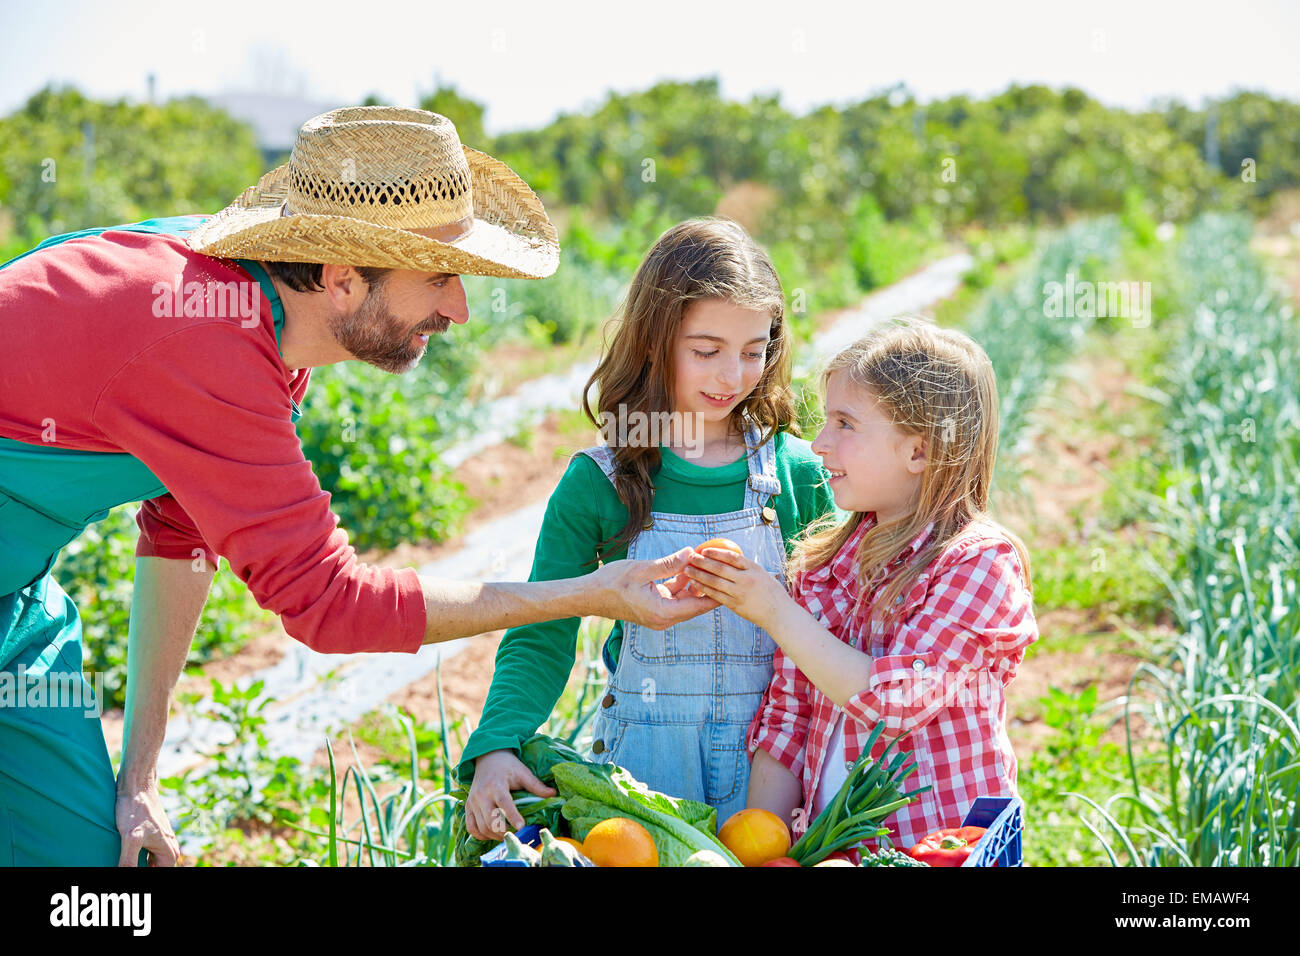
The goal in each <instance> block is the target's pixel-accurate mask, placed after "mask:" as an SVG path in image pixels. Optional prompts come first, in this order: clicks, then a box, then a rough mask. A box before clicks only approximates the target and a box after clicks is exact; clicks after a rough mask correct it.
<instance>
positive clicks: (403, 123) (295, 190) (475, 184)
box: [188, 106, 560, 279]
mask: <svg viewBox="0 0 1300 956" xmlns="http://www.w3.org/2000/svg"><path fill="white" fill-rule="evenodd" d="M188 238H189V243H190V247H191V248H192V249H193V250H194V251H195V252H201V253H204V254H205V255H210V256H221V257H225V258H230V259H260V260H263V261H270V262H319V263H334V264H338V265H349V266H374V267H381V268H389V269H416V270H419V271H421V272H451V273H456V274H463V275H482V276H503V277H506V278H519V279H544V278H546V277H547V276H549V275H552V274H553V273H554V272H555V269H556V267H557V266H558V265H559V261H560V244H559V239H558V237H557V235H556V232H555V227H554V226H553V225H552V224H551V221H550V220H549V219H547V218H546V210H545V209H544V208H542V204H541V201H540V200H538V198H537V196H536V195H534V193H533V191H532V190H531V189H529V188H528V184H527V183H525V182H524V181H523V180H522V179H520V178H519V177H518V176H517V175H515V173H514V172H513V171H512V170H511V169H510V167H509V166H507V165H506V164H505V163H503V162H500V161H499V160H496V159H493V158H492V157H491V156H488V155H487V154H486V153H480V152H479V151H478V150H476V149H470V148H469V147H467V146H462V145H461V142H460V137H459V136H458V135H457V134H456V127H455V126H454V125H452V122H451V120H449V119H447V118H446V117H445V116H439V115H438V114H437V113H430V112H428V111H426V110H413V109H397V108H393V107H388V106H358V107H352V108H348V109H339V110H332V111H331V112H329V113H323V114H321V115H320V116H317V117H316V118H315V119H312V120H309V121H308V122H307V123H306V124H305V125H304V126H303V127H302V129H301V130H299V132H298V140H297V142H295V143H294V146H293V154H292V156H291V157H290V158H289V162H288V163H287V164H286V165H284V166H281V167H279V168H278V169H273V170H272V171H271V172H269V173H267V174H266V175H265V176H263V177H262V178H261V180H259V181H258V183H257V185H256V186H253V187H251V188H249V189H246V190H245V191H244V193H243V195H241V196H240V197H239V198H238V199H236V200H235V201H234V202H233V203H231V204H230V205H229V206H227V207H226V208H225V209H223V210H221V212H219V213H217V214H216V215H215V216H213V217H212V218H211V219H209V220H207V221H206V222H204V223H203V224H202V225H201V226H199V227H198V228H197V229H195V230H194V231H193V232H191V233H190V234H189V237H188Z"/></svg>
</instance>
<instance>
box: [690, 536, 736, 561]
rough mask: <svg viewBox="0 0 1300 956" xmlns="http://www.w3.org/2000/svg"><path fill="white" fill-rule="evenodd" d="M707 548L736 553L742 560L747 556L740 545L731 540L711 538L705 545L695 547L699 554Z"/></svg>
mask: <svg viewBox="0 0 1300 956" xmlns="http://www.w3.org/2000/svg"><path fill="white" fill-rule="evenodd" d="M705 548H722V549H723V550H724V551H734V552H735V553H736V554H738V555H740V556H741V557H742V558H743V557H744V556H745V552H744V551H741V550H740V545H738V544H736V542H734V541H732V540H731V539H730V538H710V539H709V540H708V541H705V542H704V543H703V544H697V545H696V546H695V550H696V551H697V552H700V551H703V550H704V549H705Z"/></svg>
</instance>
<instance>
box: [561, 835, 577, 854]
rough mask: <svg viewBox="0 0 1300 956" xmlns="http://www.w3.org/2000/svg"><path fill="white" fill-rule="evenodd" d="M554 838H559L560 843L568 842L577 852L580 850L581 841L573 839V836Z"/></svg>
mask: <svg viewBox="0 0 1300 956" xmlns="http://www.w3.org/2000/svg"><path fill="white" fill-rule="evenodd" d="M555 839H557V840H559V841H560V842H561V843H567V844H569V846H571V847H573V848H574V849H575V850H577V851H578V852H579V853H581V852H582V841H581V840H575V839H574V838H573V837H556V838H555Z"/></svg>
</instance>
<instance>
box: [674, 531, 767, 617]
mask: <svg viewBox="0 0 1300 956" xmlns="http://www.w3.org/2000/svg"><path fill="white" fill-rule="evenodd" d="M683 573H685V574H686V575H687V576H688V577H689V578H690V579H691V581H692V582H694V583H693V584H692V588H693V589H694V590H695V591H696V592H697V593H699V594H702V595H703V596H704V597H706V598H712V599H713V600H715V601H717V602H718V603H719V604H722V605H725V606H726V607H729V608H731V610H733V611H735V612H736V613H737V614H739V615H740V616H741V617H743V618H744V619H745V620H747V621H753V622H754V623H755V624H757V625H758V626H759V627H761V628H764V629H766V630H769V631H770V630H772V628H770V627H769V626H768V625H769V624H771V623H772V622H774V621H775V619H776V616H777V612H778V610H779V609H780V607H781V605H782V604H783V603H785V602H789V601H790V600H791V599H790V595H789V594H787V593H786V590H785V585H783V584H782V583H781V582H780V581H778V580H777V579H776V578H775V577H773V576H772V574H771V573H770V572H768V571H767V570H766V569H764V568H763V567H762V566H761V565H759V564H756V563H754V562H753V561H751V560H749V559H748V558H746V557H745V556H744V555H740V554H736V553H735V552H734V551H728V550H727V549H726V548H705V549H704V550H703V551H702V552H701V551H697V552H695V554H694V555H692V556H691V563H690V564H688V565H687V566H686V569H685V571H684V572H683Z"/></svg>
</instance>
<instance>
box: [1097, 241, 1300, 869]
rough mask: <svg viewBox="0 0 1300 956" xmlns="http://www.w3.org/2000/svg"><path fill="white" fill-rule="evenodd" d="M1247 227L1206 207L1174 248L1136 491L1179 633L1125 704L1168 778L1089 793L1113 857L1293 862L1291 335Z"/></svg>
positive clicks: (1299, 847) (1295, 396)
mask: <svg viewBox="0 0 1300 956" xmlns="http://www.w3.org/2000/svg"><path fill="white" fill-rule="evenodd" d="M1250 233H1251V226H1250V223H1249V222H1247V221H1245V220H1242V219H1238V218H1231V217H1224V216H1207V217H1204V218H1203V219H1201V220H1199V221H1197V222H1196V223H1194V224H1193V225H1192V226H1191V227H1190V228H1189V229H1188V231H1187V235H1186V238H1185V240H1184V242H1183V244H1182V246H1181V249H1180V254H1179V262H1178V265H1179V268H1178V281H1179V288H1178V290H1177V292H1178V296H1179V298H1180V300H1181V301H1182V302H1183V304H1184V308H1183V319H1184V320H1183V322H1182V328H1181V334H1179V335H1178V337H1177V339H1176V340H1175V341H1174V343H1173V346H1172V348H1171V350H1170V353H1169V355H1168V357H1167V360H1166V363H1165V365H1164V367H1163V368H1162V369H1161V370H1160V372H1159V375H1158V384H1159V390H1158V391H1153V392H1152V395H1153V397H1155V398H1156V399H1157V400H1158V401H1159V402H1160V404H1161V405H1162V406H1163V411H1164V414H1165V419H1166V427H1165V434H1164V436H1163V449H1162V456H1161V457H1162V462H1161V464H1162V469H1163V473H1164V477H1163V479H1162V482H1161V485H1162V487H1161V488H1159V489H1153V490H1151V491H1149V492H1148V493H1147V495H1146V501H1147V505H1148V509H1149V513H1150V520H1151V521H1152V523H1153V525H1154V527H1155V528H1156V530H1157V531H1158V532H1159V533H1161V534H1163V535H1164V536H1165V537H1167V538H1168V540H1169V541H1170V543H1171V545H1172V548H1173V551H1174V553H1175V560H1174V561H1173V563H1172V564H1170V565H1168V566H1167V567H1165V569H1164V570H1163V574H1162V576H1163V578H1164V583H1165V586H1166V588H1167V591H1168V593H1169V596H1170V600H1171V602H1172V606H1173V612H1174V615H1175V618H1176V621H1177V626H1178V627H1177V630H1178V633H1177V635H1176V637H1175V638H1173V639H1172V640H1170V641H1168V642H1167V643H1166V644H1164V645H1162V646H1160V647H1159V648H1158V649H1159V651H1160V658H1159V661H1158V663H1156V664H1154V665H1150V666H1143V667H1141V668H1139V671H1138V674H1137V676H1136V677H1135V679H1134V686H1133V692H1132V693H1130V695H1129V703H1128V705H1127V708H1126V721H1128V720H1131V719H1132V718H1134V717H1136V716H1140V717H1141V718H1142V719H1143V720H1144V721H1146V722H1147V723H1148V724H1149V725H1150V726H1153V727H1155V728H1157V730H1158V731H1159V733H1160V735H1161V737H1162V739H1163V747H1164V754H1163V763H1164V774H1163V776H1162V779H1161V781H1160V782H1159V784H1148V783H1146V782H1140V781H1139V780H1138V776H1137V773H1136V771H1135V770H1134V771H1133V772H1131V775H1130V777H1131V779H1130V782H1129V786H1128V787H1126V788H1125V789H1123V790H1121V791H1120V792H1118V793H1115V794H1114V795H1112V796H1111V797H1110V798H1109V799H1108V800H1106V801H1104V803H1099V804H1094V809H1095V810H1097V811H1098V812H1100V813H1101V814H1102V815H1103V819H1104V821H1105V824H1106V826H1105V827H1103V828H1100V829H1099V831H1098V835H1099V837H1100V838H1101V839H1102V841H1103V843H1104V845H1105V846H1106V849H1107V853H1108V854H1110V855H1111V858H1112V859H1113V860H1118V859H1121V858H1124V859H1126V861H1127V862H1131V863H1134V864H1143V863H1144V864H1149V865H1187V866H1222V865H1240V866H1249V865H1255V866H1295V865H1297V863H1300V729H1297V722H1298V720H1300V704H1298V702H1300V641H1297V634H1298V632H1300V601H1298V600H1297V593H1296V590H1297V581H1300V551H1298V550H1297V546H1296V545H1297V542H1298V541H1300V503H1298V501H1297V497H1296V494H1295V475H1296V474H1297V466H1298V465H1300V430H1297V425H1298V424H1300V387H1298V386H1297V383H1296V381H1295V379H1294V376H1293V374H1292V371H1291V370H1292V369H1294V368H1295V366H1296V362H1297V359H1300V335H1298V332H1297V329H1296V325H1295V317H1294V314H1293V311H1292V309H1291V307H1290V306H1289V305H1288V304H1287V303H1286V302H1285V300H1284V299H1283V298H1282V297H1281V296H1280V295H1278V294H1277V293H1276V292H1275V291H1274V290H1272V289H1271V288H1270V287H1269V284H1268V281H1267V278H1266V276H1265V274H1264V272H1263V270H1262V268H1261V266H1260V264H1259V262H1258V261H1256V259H1255V258H1254V257H1253V256H1252V254H1251V253H1250V251H1249V248H1248V243H1249V239H1250ZM1121 811H1122V812H1121ZM1131 813H1135V817H1134V819H1133V821H1132V822H1131V823H1129V822H1125V823H1121V822H1119V820H1117V819H1116V817H1117V816H1126V817H1127V816H1129V815H1130V814H1131Z"/></svg>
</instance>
